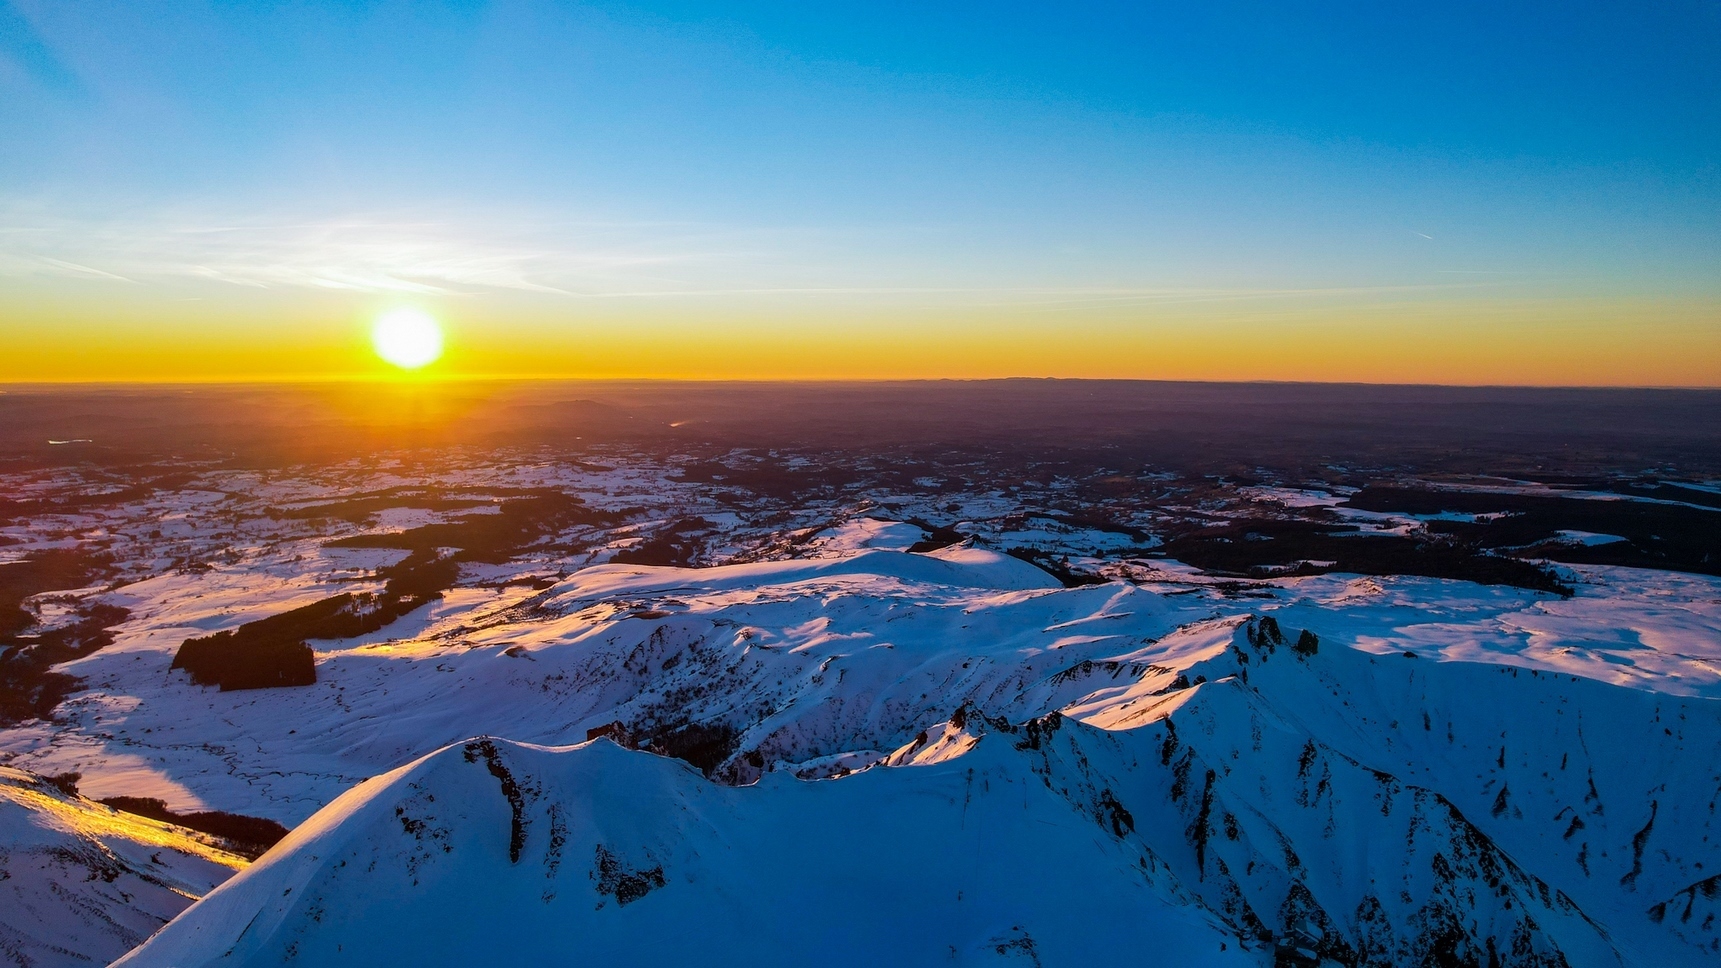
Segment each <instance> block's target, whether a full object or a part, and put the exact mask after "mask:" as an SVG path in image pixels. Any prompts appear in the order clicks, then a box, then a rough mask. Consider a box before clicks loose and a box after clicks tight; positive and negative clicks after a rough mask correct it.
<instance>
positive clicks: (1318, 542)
mask: <svg viewBox="0 0 1721 968" xmlns="http://www.w3.org/2000/svg"><path fill="white" fill-rule="evenodd" d="M1164 551H1165V553H1166V554H1167V555H1169V556H1170V557H1172V558H1175V559H1177V560H1178V561H1183V562H1187V563H1189V564H1191V565H1194V566H1196V567H1197V568H1200V569H1202V570H1204V571H1209V572H1213V573H1216V574H1225V575H1239V576H1244V577H1249V578H1278V577H1288V576H1295V575H1319V574H1324V573H1326V572H1329V571H1339V572H1354V573H1356V574H1359V575H1418V576H1422V577H1425V578H1449V579H1457V580H1460V581H1471V582H1476V583H1477V584H1481V585H1511V586H1514V587H1517V588H1528V589H1531V590H1534V591H1543V592H1553V593H1554V594H1557V595H1570V594H1572V589H1571V588H1570V587H1569V586H1567V585H1566V584H1564V583H1563V582H1561V581H1560V579H1559V576H1558V575H1556V574H1555V573H1554V572H1553V570H1552V569H1549V568H1547V567H1545V566H1543V565H1539V564H1535V563H1533V562H1528V561H1521V560H1519V559H1517V558H1511V557H1505V556H1502V555H1498V554H1491V553H1489V549H1486V548H1483V547H1480V546H1478V545H1476V544H1473V543H1467V542H1460V541H1454V540H1450V539H1441V538H1437V537H1422V536H1399V535H1374V534H1365V533H1362V532H1360V531H1359V530H1358V529H1357V528H1355V527H1351V526H1348V525H1335V524H1328V523H1323V522H1318V521H1300V520H1282V519H1269V518H1246V519H1238V520H1233V521H1230V522H1227V523H1226V524H1224V525H1222V526H1220V527H1210V528H1202V529H1200V530H1192V531H1189V532H1186V533H1184V534H1181V535H1178V536H1176V537H1173V538H1171V539H1170V540H1168V541H1167V542H1166V544H1165V547H1164Z"/></svg>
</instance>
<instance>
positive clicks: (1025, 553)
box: [1004, 548, 1106, 588]
mask: <svg viewBox="0 0 1721 968" xmlns="http://www.w3.org/2000/svg"><path fill="white" fill-rule="evenodd" d="M1004 553H1005V554H1007V555H1009V556H1010V557H1012V558H1019V559H1021V560H1022V561H1025V562H1027V563H1028V564H1030V565H1033V566H1034V567H1036V568H1038V569H1040V570H1041V571H1044V572H1046V573H1047V574H1049V575H1051V576H1052V577H1053V578H1056V579H1057V580H1058V582H1059V583H1060V584H1062V585H1063V586H1064V587H1065V588H1080V587H1082V586H1083V585H1103V584H1105V583H1106V579H1105V578H1102V577H1100V576H1099V575H1090V574H1088V573H1087V572H1082V571H1076V570H1074V569H1072V568H1071V567H1070V560H1069V559H1068V558H1059V557H1056V556H1054V555H1053V554H1052V553H1051V552H1049V551H1041V550H1040V549H1038V548H1010V549H1008V550H1007V551H1005V552H1004Z"/></svg>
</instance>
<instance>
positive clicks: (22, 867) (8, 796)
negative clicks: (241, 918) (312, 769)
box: [0, 767, 247, 966]
mask: <svg viewBox="0 0 1721 968" xmlns="http://www.w3.org/2000/svg"><path fill="white" fill-rule="evenodd" d="M246 863H247V862H246V860H245V858H243V857H240V856H238V855H236V854H233V853H229V852H228V851H227V850H225V849H223V847H222V846H221V845H220V842H219V841H217V840H215V839H214V838H211V837H208V836H205V835H203V834H199V833H196V832H194V831H191V830H186V829H185V828H183V827H175V826H171V825H169V824H164V823H158V822H157V821H154V820H149V819H146V818H144V817H139V816H135V815H133V814H129V813H123V812H121V811H118V810H115V809H113V808H112V807H106V806H103V805H101V804H99V803H95V802H93V801H91V800H87V799H85V798H83V797H80V796H77V795H76V794H73V793H68V792H66V791H65V790H62V789H60V788H59V786H57V785H55V784H53V783H50V782H48V781H47V780H45V779H43V778H42V777H39V776H36V775H34V774H31V773H26V772H24V771H22V770H14V769H10V768H8V767H0V960H3V961H4V962H5V963H6V964H13V965H21V966H31V965H54V964H80V963H81V964H91V963H96V964H105V963H106V962H109V961H112V960H113V959H115V958H117V957H119V956H120V955H122V954H125V952H126V951H128V950H130V949H131V948H132V947H133V946H135V945H137V944H138V943H140V942H141V941H143V940H144V939H145V938H147V937H149V936H150V934H152V933H153V932H154V931H155V930H156V929H157V928H160V927H161V926H162V924H164V923H166V922H167V921H168V920H169V919H170V918H172V917H173V916H175V915H177V914H178V913H179V912H181V911H183V910H185V909H186V908H187V907H189V906H190V905H191V903H192V902H193V901H195V900H197V899H198V898H199V897H202V896H203V895H205V894H207V893H209V891H210V890H211V889H212V888H214V887H215V885H217V884H220V883H221V882H222V881H225V880H226V879H227V878H229V877H231V876H232V875H233V872H234V871H235V870H239V869H242V868H243V867H244V866H245V865H246Z"/></svg>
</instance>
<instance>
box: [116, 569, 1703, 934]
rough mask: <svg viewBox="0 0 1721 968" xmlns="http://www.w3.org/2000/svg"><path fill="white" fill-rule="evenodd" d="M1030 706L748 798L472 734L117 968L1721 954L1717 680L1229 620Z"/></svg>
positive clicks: (310, 832)
mask: <svg viewBox="0 0 1721 968" xmlns="http://www.w3.org/2000/svg"><path fill="white" fill-rule="evenodd" d="M1056 594H1057V595H1062V594H1063V593H1062V592H1059V593H1056ZM834 703H836V704H840V703H841V700H836V701H834ZM1006 705H1015V706H1016V707H1018V708H1028V707H1033V706H1040V707H1050V710H1051V711H1048V712H1045V713H1043V714H1037V715H1033V716H1030V717H1027V718H1025V719H1019V720H1012V719H1010V718H1009V717H1007V716H999V715H993V714H990V713H988V712H987V711H986V710H985V708H984V705H983V704H981V703H977V702H972V701H971V702H969V703H965V704H964V705H962V706H960V707H958V709H957V710H956V711H955V712H954V714H953V715H951V716H950V717H949V718H948V719H947V720H946V721H945V722H944V723H942V724H938V725H935V726H933V727H931V728H928V729H925V730H922V731H921V732H920V733H919V734H917V735H916V736H914V737H913V738H912V739H911V740H910V741H909V742H908V743H906V744H904V745H903V746H902V747H900V748H898V749H896V750H894V751H893V752H891V753H889V754H888V755H886V756H882V757H879V758H877V760H876V762H875V763H874V764H873V765H871V766H870V767H863V768H862V769H860V770H858V771H855V772H850V773H847V774H839V775H836V776H828V777H816V778H814V779H801V778H798V777H794V776H791V775H790V774H789V773H788V772H787V771H778V772H771V773H767V774H766V775H764V776H763V777H762V778H761V779H760V780H759V781H758V782H757V783H754V784H752V785H749V786H742V787H736V786H726V785H720V784H715V783H711V782H709V781H707V780H706V779H705V778H703V777H701V776H700V775H699V774H698V773H697V772H696V771H694V770H692V769H690V768H689V767H687V766H686V765H684V764H682V763H680V762H678V761H675V760H671V759H668V758H663V757H653V756H650V755H649V754H646V753H643V752H634V751H628V750H623V749H620V748H617V747H616V746H614V745H613V744H611V743H609V742H608V741H606V740H599V741H597V742H594V743H588V744H582V745H579V746H574V747H556V748H551V747H539V746H529V745H523V744H513V743H508V742H506V741H500V740H491V739H486V738H480V739H476V740H470V741H467V742H464V743H459V744H455V745H453V746H450V747H447V748H445V749H443V750H440V751H438V752H436V753H434V754H432V755H430V756H428V757H425V758H423V759H420V760H418V761H416V762H415V763H413V764H411V765H410V766H408V767H405V768H402V769H400V770H397V771H394V772H392V773H389V774H387V775H385V776H382V777H379V778H376V779H373V780H371V781H368V782H367V783H365V784H363V785H362V786H360V787H359V788H357V789H356V790H354V791H352V792H350V793H348V794H347V795H345V796H343V797H342V798H341V799H339V800H338V801H336V802H335V803H334V804H332V805H330V806H329V807H328V808H326V809H325V810H323V811H322V812H320V813H319V814H318V815H317V816H315V817H313V818H312V819H311V820H310V821H309V822H308V823H307V824H305V825H304V826H303V827H301V828H300V829H299V830H298V831H296V832H295V833H294V835H293V836H292V837H291V838H290V839H289V840H288V841H287V842H285V843H283V845H281V847H280V848H278V849H277V850H276V851H275V852H273V853H271V854H270V855H269V856H268V857H266V858H265V859H264V861H262V862H261V863H259V864H258V865H257V866H256V867H255V868H253V869H252V870H250V871H248V872H247V873H246V874H245V875H243V876H241V877H239V878H235V879H234V881H233V882H232V883H231V884H230V885H228V886H227V887H224V888H223V889H222V890H220V891H218V892H216V893H215V894H214V895H212V896H211V897H210V899H209V900H207V901H205V902H203V903H201V904H199V905H198V906H196V907H195V908H193V909H192V910H191V911H189V912H187V914H186V915H185V916H184V917H182V918H180V919H179V920H177V921H175V922H174V923H173V924H172V925H170V926H169V927H168V928H167V929H166V930H165V931H164V932H163V933H162V934H161V935H160V936H159V937H158V938H156V939H155V940H153V941H152V942H150V943H149V944H148V945H146V946H144V947H143V948H141V949H139V951H137V952H136V953H135V954H134V955H133V956H132V957H131V958H130V959H129V960H128V961H126V962H124V963H125V964H132V965H140V966H141V965H183V966H191V965H200V964H214V963H216V962H217V961H219V962H220V963H222V964H265V963H268V964H275V963H280V962H282V961H287V962H293V961H296V960H299V961H303V962H304V963H316V964H339V963H347V962H349V961H350V962H352V963H365V962H370V963H374V962H375V961H376V960H377V959H379V958H385V957H386V958H394V959H401V958H409V959H410V960H412V961H415V962H423V963H431V964H460V963H471V961H472V960H473V959H477V958H480V956H481V953H482V952H486V951H490V950H494V949H495V948H496V946H497V945H499V944H500V945H503V946H504V950H506V951H507V952H508V953H509V955H510V957H515V958H524V959H527V960H533V961H536V960H544V961H555V960H566V959H569V958H572V957H574V956H575V955H576V954H577V955H578V956H579V957H580V958H581V960H583V961H585V962H586V963H593V964H622V963H628V964H632V963H648V964H650V963H689V964H713V965H728V964H805V963H807V962H808V961H809V960H810V959H814V958H816V959H817V960H820V961H826V962H831V963H838V964H850V963H852V964H877V963H879V962H880V961H882V960H884V959H894V960H901V961H906V962H907V963H910V964H927V963H934V962H938V963H942V962H944V961H946V960H955V961H957V962H958V963H961V962H982V963H984V962H988V961H994V960H998V959H1006V958H1008V957H1014V956H1017V955H1020V956H1022V957H1024V958H1026V959H1029V960H1028V961H1025V962H1024V963H1043V964H1085V963H1095V962H1096V960H1101V959H1103V960H1109V961H1121V962H1123V963H1135V962H1136V960H1138V959H1139V957H1140V952H1142V951H1145V950H1152V951H1154V952H1155V953H1156V955H1162V956H1163V957H1164V959H1165V961H1166V963H1171V964H1229V963H1241V964H1263V963H1267V962H1270V961H1272V959H1273V958H1274V957H1275V956H1277V957H1280V958H1282V959H1287V961H1286V963H1296V959H1297V958H1307V959H1310V960H1309V961H1308V963H1310V964H1313V963H1315V961H1316V960H1318V959H1323V958H1324V959H1328V960H1329V961H1331V962H1334V963H1338V964H1349V965H1395V966H1396V965H1422V964H1471V963H1474V964H1493V963H1500V964H1512V965H1537V966H1542V965H1547V966H1552V965H1572V966H1616V965H1645V966H1648V965H1670V964H1701V963H1703V962H1704V960H1705V959H1706V958H1707V957H1709V956H1710V955H1709V953H1708V949H1710V941H1709V940H1708V939H1706V938H1705V937H1704V936H1702V934H1701V932H1700V931H1699V929H1698V928H1696V927H1693V926H1692V925H1691V922H1690V921H1689V920H1682V919H1680V917H1679V912H1678V911H1675V912H1674V914H1673V915H1672V916H1669V915H1668V913H1667V908H1666V905H1663V906H1662V909H1661V914H1660V917H1659V920H1658V919H1657V917H1655V916H1654V915H1653V913H1652V906H1653V905H1656V904H1657V903H1658V902H1661V901H1662V900H1663V899H1666V898H1671V897H1674V896H1675V895H1676V894H1678V892H1680V891H1682V890H1685V889H1686V888H1687V886H1688V885H1690V884H1693V883H1694V882H1695V881H1696V880H1697V879H1698V878H1701V877H1702V876H1705V875H1704V868H1705V865H1706V864H1707V865H1708V866H1709V867H1710V868H1711V869H1713V865H1714V849H1713V847H1712V846H1710V845H1711V844H1712V842H1713V840H1714V836H1715V834H1716V832H1717V831H1716V830H1715V823H1716V821H1715V818H1714V798H1715V796H1716V791H1717V790H1721V775H1718V774H1717V770H1716V764H1718V763H1721V719H1718V717H1717V715H1716V709H1715V708H1714V702H1713V701H1712V700H1706V699H1680V698H1673V697H1664V696H1656V695H1653V694H1649V693H1643V692H1637V691H1632V690H1628V689H1624V688H1621V687H1617V686H1610V685H1605V684H1600V683H1594V682H1584V681H1581V680H1575V679H1573V678H1572V677H1569V676H1559V675H1553V674H1542V673H1540V672H1530V671H1523V670H1517V669H1512V668H1509V667H1499V666H1488V665H1482V664H1475V663H1456V662H1445V663H1441V662H1430V661H1427V660H1424V659H1418V658H1415V657H1411V656H1404V655H1391V656H1376V655H1369V654H1367V653H1363V652H1359V651H1356V650H1352V649H1347V648H1343V647H1334V646H1333V645H1331V644H1328V645H1325V646H1322V645H1321V644H1320V643H1319V642H1317V641H1313V640H1311V639H1310V638H1308V637H1304V636H1301V635H1300V634H1296V635H1293V634H1289V633H1288V632H1287V631H1286V630H1282V629H1280V628H1279V627H1278V626H1277V624H1276V623H1275V622H1273V621H1271V620H1270V619H1265V618H1224V619H1215V620H1206V621H1200V622H1195V623H1190V624H1186V625H1184V626H1183V627H1181V628H1179V629H1178V630H1176V631H1175V632H1172V633H1171V634H1168V635H1166V636H1165V637H1163V638H1162V639H1160V640H1157V641H1155V642H1152V643H1149V644H1147V645H1145V646H1140V647H1137V648H1134V649H1131V650H1128V651H1123V652H1118V653H1116V654H1114V655H1112V656H1111V657H1109V658H1104V659H1100V660H1083V661H1080V662H1076V663H1074V664H1070V665H1065V666H1062V667H1061V668H1057V669H1055V670H1053V671H1050V672H1049V673H1048V674H1045V675H1042V676H1040V677H1039V678H1038V679H1037V680H1036V681H1034V682H1032V683H1031V684H1030V685H1029V687H1028V688H1026V689H1023V690H1021V691H1020V692H1018V693H1017V694H1016V696H1015V697H1014V699H1013V700H1012V702H1011V703H1008V704H1006ZM1060 709H1061V710H1062V711H1061V712H1060V711H1058V710H1060ZM1407 713H1408V714H1409V715H1406V714H1407ZM1424 713H1426V718H1425V717H1424V715H1423V714H1424ZM1580 734H1581V735H1580ZM1658 831H1659V833H1658ZM475 885H479V886H480V887H478V888H477V889H475V887H474V886H475ZM1690 893H1691V895H1692V899H1693V903H1694V904H1696V903H1697V902H1698V901H1699V900H1701V899H1705V895H1704V893H1703V890H1702V888H1701V887H1699V888H1696V889H1695V890H1693V891H1691V892H1690ZM1672 924H1678V925H1682V926H1683V927H1680V928H1679V929H1678V930H1668V929H1667V928H1668V926H1669V925H1672ZM879 925H889V926H890V927H889V930H882V931H881V930H878V926H879ZM1221 945H1223V946H1224V947H1221ZM815 953H816V954H815ZM1132 953H1133V954H1132Z"/></svg>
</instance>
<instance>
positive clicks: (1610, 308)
mask: <svg viewBox="0 0 1721 968" xmlns="http://www.w3.org/2000/svg"><path fill="white" fill-rule="evenodd" d="M183 305H184V304H181V305H180V306H161V305H155V306H153V307H152V306H150V305H149V304H148V303H144V304H140V305H133V306H128V307H125V308H123V309H115V310H112V311H110V312H107V313H102V314H100V315H99V316H98V314H96V313H94V312H91V311H90V309H91V308H92V307H75V306H66V305H64V303H61V304H59V305H54V306H46V305H37V306H35V307H31V308H29V309H26V310H25V311H24V312H22V313H19V312H16V311H11V312H9V314H8V315H9V318H8V320H7V322H6V330H7V339H6V342H7V352H6V353H5V354H4V358H3V359H0V383H20V384H21V383H231V382H323V381H342V380H370V379H377V380H418V381H423V380H430V381H434V380H511V379H519V380H532V379H617V380H760V381H806V380H811V381H819V380H915V379H996V378H1007V377H1058V378H1068V379H1079V378H1095V379H1147V380H1193V381H1284V382H1318V383H1381V384H1446V385H1457V386H1487V385H1511V386H1621V387H1624V386H1664V387H1718V386H1721V325H1717V323H1718V321H1721V306H1718V305H1717V303H1716V302H1714V301H1711V300H1704V299H1690V300H1675V299H1663V300H1649V299H1641V298H1639V299H1624V298H1622V299H1522V300H1480V299H1475V300H1454V299H1444V300H1431V299H1428V300H1400V301H1395V302H1390V303H1389V302H1385V301H1381V300H1371V301H1365V302H1361V303H1351V304H1346V303H1344V302H1341V301H1322V302H1319V303H1317V304H1313V305H1311V304H1308V303H1307V302H1305V303H1303V304H1298V303H1296V302H1295V301H1291V300H1285V299H1277V300H1257V301H1254V302H1250V303H1247V304H1244V305H1238V304H1237V303H1235V302H1226V301H1211V302H1197V303H1193V304H1186V305H1170V306H1152V307H1147V308H1143V307H1139V306H1138V307H1124V308H1093V307H1080V308H1078V309H1076V310H1065V309H1063V308H1062V307H1059V308H1056V309H1052V310H1048V309H1046V308H1045V307H1043V306H1037V305H1020V304H1018V305H1009V304H1006V305H1001V306H999V305H994V306H943V307H927V306H906V307H878V306H866V305H862V306H858V307H857V306H845V307H843V308H841V309H840V310H833V309H832V308H831V307H828V306H802V307H797V306H787V307H785V306H782V305H775V306H772V305H765V306H753V307H748V310H745V311H744V310H735V309H727V310H714V309H713V308H712V307H709V306H700V307H682V308H678V307H662V308H660V309H658V310H657V311H654V312H640V311H637V310H634V311H626V312H624V311H617V310H615V309H613V308H611V309H606V311H604V312H603V313H602V314H599V313H597V312H592V311H585V312H574V311H569V310H567V309H565V308H563V307H554V306H552V307H546V306H523V307H521V306H513V307H511V306H505V305H504V306H496V305H486V304H484V303H482V302H478V301H471V302H467V303H466V304H461V303H460V302H458V301H454V300H449V301H446V302H445V303H444V304H443V305H432V304H429V303H425V310H426V311H428V312H429V313H430V315H431V316H433V317H435V318H436V319H437V320H438V321H439V322H440V324H441V327H442V335H443V336H444V338H445V345H444V347H443V350H442V353H441V357H440V359H437V360H435V361H433V362H430V363H429V364H428V365H425V366H423V367H422V368H418V369H410V370H403V369H399V368H397V367H395V366H392V365H390V364H388V363H387V362H385V361H383V360H381V359H379V358H378V357H377V355H376V352H375V350H374V347H373V346H372V345H371V324H372V321H373V320H374V319H375V318H376V317H377V315H378V313H379V312H380V311H382V310H384V309H386V308H388V307H390V306H397V305H404V304H401V303H389V302H379V301H376V300H366V304H365V305H363V306H360V307H357V308H354V307H351V306H339V305H325V306H311V307H304V306H300V305H278V306H275V307H270V311H268V312H258V311H256V310H254V309H251V308H250V307H222V306H204V307H201V308H195V309H192V310H189V311H188V310H187V309H185V308H182V307H183ZM98 320H99V321H98ZM233 320H243V324H242V325H241V324H239V323H237V322H234V321H233ZM306 320H309V321H308V322H307V321H306Z"/></svg>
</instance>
